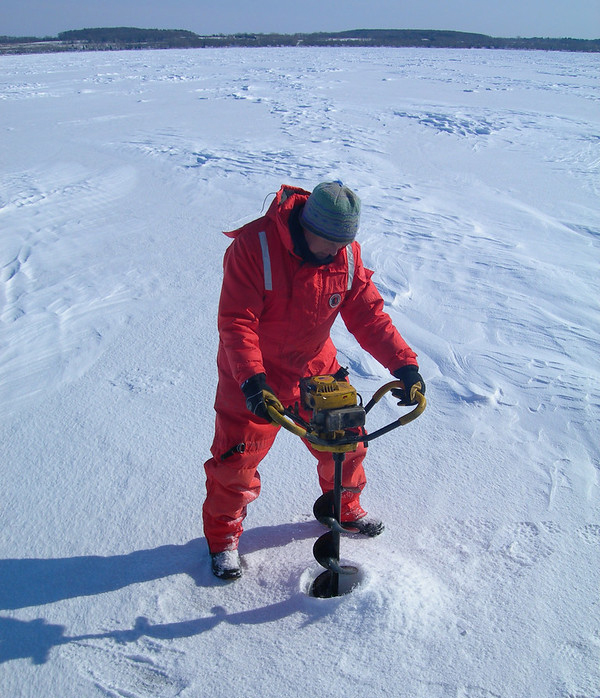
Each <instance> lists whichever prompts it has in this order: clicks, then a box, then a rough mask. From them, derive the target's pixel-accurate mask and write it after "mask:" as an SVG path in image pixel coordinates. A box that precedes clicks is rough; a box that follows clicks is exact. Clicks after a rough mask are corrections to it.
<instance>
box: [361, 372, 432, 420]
mask: <svg viewBox="0 0 600 698" xmlns="http://www.w3.org/2000/svg"><path fill="white" fill-rule="evenodd" d="M395 388H399V389H400V390H404V383H403V382H402V381H390V382H389V383H386V384H385V385H382V386H381V388H379V390H378V391H377V392H376V393H375V394H374V395H373V397H372V398H371V399H370V400H369V403H368V404H367V406H366V407H365V412H368V411H369V410H370V409H371V407H373V405H375V404H376V403H378V402H379V401H380V400H381V398H382V397H383V396H384V395H385V394H386V393H389V392H390V391H391V390H394V389H395ZM415 399H416V401H417V405H416V407H415V409H414V410H412V411H411V412H409V413H408V414H405V415H404V416H403V417H400V419H398V420H397V423H398V424H400V425H401V426H404V425H405V424H408V423H409V422H412V421H413V420H415V419H416V418H417V417H418V416H419V415H421V414H422V413H423V411H424V410H425V407H426V406H427V400H426V399H425V395H423V394H422V393H420V392H419V391H418V390H417V391H416V392H415Z"/></svg>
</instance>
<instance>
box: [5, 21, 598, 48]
mask: <svg viewBox="0 0 600 698" xmlns="http://www.w3.org/2000/svg"><path fill="white" fill-rule="evenodd" d="M290 46H293V47H303V46H322V47H332V48H335V47H339V46H344V47H348V46H353V47H388V48H416V47H420V48H460V49H482V48H484V49H512V50H530V51H533V50H537V51H570V52H584V53H598V52H600V39H572V38H543V37H533V38H521V37H517V38H498V37H493V36H487V35H485V34H473V33H468V32H457V31H441V30H424V29H423V30H416V29H415V30H413V29H354V30H349V31H344V32H333V33H328V32H317V33H312V34H303V33H298V34H250V33H248V34H213V35H210V36H202V35H199V34H195V33H194V32H190V31H187V30H177V29H138V28H136V27H109V28H96V29H78V30H71V31H66V32H61V33H60V34H58V36H57V37H43V38H39V37H12V36H0V55H11V54H28V53H63V52H69V51H130V50H141V49H173V48H227V47H248V48H250V47H290Z"/></svg>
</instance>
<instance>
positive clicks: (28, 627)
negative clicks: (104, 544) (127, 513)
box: [0, 522, 322, 664]
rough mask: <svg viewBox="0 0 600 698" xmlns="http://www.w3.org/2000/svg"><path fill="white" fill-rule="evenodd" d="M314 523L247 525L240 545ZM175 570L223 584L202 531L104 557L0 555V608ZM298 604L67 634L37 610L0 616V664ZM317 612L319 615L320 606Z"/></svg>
mask: <svg viewBox="0 0 600 698" xmlns="http://www.w3.org/2000/svg"><path fill="white" fill-rule="evenodd" d="M316 527H318V524H316V522H308V523H290V524H283V525H280V526H264V527H259V528H254V529H250V530H248V531H247V532H246V533H245V534H244V537H243V538H242V543H243V552H244V553H246V554H247V553H251V552H254V551H256V550H260V549H264V548H269V547H277V546H281V545H285V544H287V543H289V542H291V541H293V540H298V539H304V538H312V537H316V535H318V530H317V528H316ZM319 528H320V527H319ZM175 574H188V575H189V576H190V577H192V579H193V580H194V582H195V583H196V585H198V586H204V587H212V586H222V585H224V584H225V583H224V582H221V581H220V580H217V579H215V577H213V575H212V573H211V572H210V569H209V564H208V549H207V547H206V542H205V539H203V538H202V539H197V540H193V541H190V542H189V543H186V544H184V545H165V546H161V547H159V548H155V549H153V550H140V551H136V552H133V553H129V554H127V555H115V556H111V557H99V556H94V555H90V556H83V557H75V558H64V559H50V560H43V559H23V560H0V610H14V609H19V608H26V607H31V606H43V605H45V604H48V603H53V602H56V601H62V600H65V599H72V598H76V597H80V596H93V595H96V594H102V593H106V592H110V591H116V590H118V589H122V588H124V587H126V586H129V585H131V584H139V583H143V582H149V581H152V580H155V579H161V578H163V577H169V576H171V575H175ZM301 604H302V600H301V598H300V595H299V594H295V595H292V597H291V598H289V599H286V600H285V601H281V602H279V603H275V604H272V605H269V606H264V607H262V608H255V609H251V610H247V611H242V612H238V613H232V614H228V613H227V611H226V610H225V609H224V608H223V607H221V606H215V607H214V608H212V609H211V614H212V615H211V616H208V617H205V618H198V619H194V620H189V621H182V622H178V623H164V624H162V625H161V624H157V625H152V624H151V623H150V622H149V621H148V620H147V619H146V618H143V617H140V618H137V619H136V622H135V625H134V627H133V628H132V629H131V630H113V631H109V632H105V633H98V634H86V635H77V636H71V637H69V636H66V635H65V626H63V625H52V624H49V623H48V622H47V621H46V620H45V619H44V618H38V619H35V620H32V621H23V620H19V619H16V618H10V617H6V616H0V664H1V663H3V662H7V661H10V660H13V659H27V658H30V659H31V660H32V662H33V663H34V664H43V663H44V662H46V661H47V659H48V656H49V652H50V650H51V649H52V648H53V647H57V646H59V645H64V644H67V643H70V642H79V641H84V640H94V639H95V640H101V639H113V640H116V641H117V642H135V641H137V640H138V639H139V638H140V637H152V638H157V639H163V640H173V639H176V638H184V637H191V636H194V635H199V634H201V633H203V632H205V631H207V630H210V629H211V628H214V627H215V626H216V625H218V624H219V623H222V622H227V623H231V624H235V625H237V624H260V623H265V622H271V621H274V620H278V619H280V618H285V617H287V616H289V615H292V614H293V613H295V612H297V611H298V610H300V609H301V608H304V607H303V606H301ZM304 610H306V609H304ZM315 610H317V609H315ZM318 615H322V609H321V611H319V613H318Z"/></svg>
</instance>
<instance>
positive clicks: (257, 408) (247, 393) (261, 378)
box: [242, 373, 283, 422]
mask: <svg viewBox="0 0 600 698" xmlns="http://www.w3.org/2000/svg"><path fill="white" fill-rule="evenodd" d="M242 392H243V393H244V397H245V398H246V407H247V408H248V409H249V410H250V412H252V413H253V414H255V415H256V416H257V417H260V418H261V419H264V420H265V421H266V422H272V421H273V420H272V419H271V417H269V412H268V410H267V403H268V404H270V405H272V406H273V407H275V409H276V410H278V411H282V412H283V405H282V404H281V403H280V402H279V400H278V399H277V398H276V397H275V393H274V392H273V388H270V387H269V386H268V385H267V376H266V375H265V374H264V373H257V374H256V375H254V376H251V377H250V378H248V380H247V381H244V382H243V383H242Z"/></svg>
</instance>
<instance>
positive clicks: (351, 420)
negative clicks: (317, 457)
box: [267, 376, 427, 598]
mask: <svg viewBox="0 0 600 698" xmlns="http://www.w3.org/2000/svg"><path fill="white" fill-rule="evenodd" d="M396 389H398V390H404V384H403V383H402V382H401V381H391V382H390V383H386V384H385V385H383V386H382V387H381V388H379V390H378V391H377V392H376V393H375V394H374V395H373V397H372V398H371V400H370V401H369V402H368V403H367V405H366V406H365V407H363V405H362V399H360V396H359V395H358V393H357V392H356V390H355V389H354V388H353V387H352V386H351V385H350V384H349V383H348V382H346V381H345V380H337V379H336V377H335V376H313V377H312V378H305V379H303V380H302V381H301V383H300V393H301V400H302V405H303V407H304V408H305V409H306V410H308V411H309V412H311V413H312V417H311V419H310V421H306V420H305V419H304V418H303V417H302V416H301V415H300V411H299V408H298V405H296V406H295V407H294V408H293V409H292V408H285V409H284V410H283V411H279V410H278V409H276V408H275V406H274V405H271V404H267V409H268V411H269V415H270V417H271V419H272V420H273V421H274V422H276V423H277V424H280V425H281V426H282V427H284V428H285V429H287V430H288V431H290V432H292V433H293V434H296V435H297V436H300V437H301V438H303V439H306V440H307V441H308V442H309V443H310V444H311V445H312V446H313V448H315V449H316V450H318V451H328V452H331V453H333V459H334V464H335V472H334V487H333V490H331V491H330V492H326V493H325V494H323V495H321V496H320V497H319V498H318V499H317V501H316V502H315V505H314V507H313V513H314V515H315V518H316V519H317V520H318V521H320V522H321V523H322V524H324V525H325V526H327V527H328V528H329V529H330V530H329V531H328V532H327V533H325V534H324V535H322V536H321V537H320V538H319V539H318V540H317V542H316V543H315V545H314V547H313V554H314V556H315V558H316V560H317V562H318V563H319V564H320V565H321V566H322V567H325V572H323V573H322V574H321V575H319V576H318V577H317V578H316V579H315V581H314V582H313V584H312V588H311V594H312V596H317V597H319V598H330V597H333V596H339V595H340V590H339V589H340V585H339V579H340V575H354V574H356V573H357V572H358V569H357V568H356V567H354V566H351V565H340V533H343V532H344V531H345V530H346V529H344V527H343V526H342V524H341V518H340V517H341V501H342V491H343V488H342V472H343V463H344V458H345V454H346V453H348V452H350V451H354V450H356V447H357V445H358V444H359V443H361V442H362V443H364V444H365V445H366V444H367V443H368V442H369V441H372V440H373V439H376V438H378V437H379V436H382V435H383V434H387V433H388V432H390V431H392V429H396V428H397V427H400V426H404V425H405V424H408V423H409V422H412V421H413V420H414V419H416V418H417V417H418V416H419V415H420V414H421V413H422V412H423V410H424V409H425V406H426V404H427V403H426V400H425V397H424V396H423V395H422V394H421V393H419V392H417V393H416V395H415V400H416V406H415V407H414V409H413V410H411V412H409V413H408V414H405V415H403V416H402V417H400V419H397V420H395V421H394V422H391V423H390V424H388V425H387V426H384V427H382V428H381V429H378V430H377V431H374V432H373V433H371V434H367V432H366V431H365V428H364V427H365V422H366V416H367V414H368V413H369V411H370V410H371V408H372V407H373V406H374V405H375V404H376V403H377V402H379V400H381V398H382V397H383V396H384V395H385V394H386V393H388V392H391V391H392V390H396ZM351 589H352V585H349V588H348V591H349V590H351ZM343 593H346V592H343Z"/></svg>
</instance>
